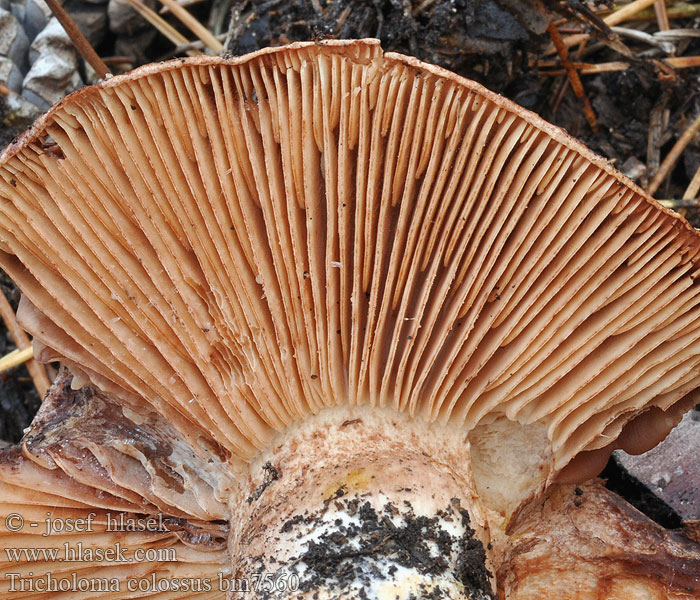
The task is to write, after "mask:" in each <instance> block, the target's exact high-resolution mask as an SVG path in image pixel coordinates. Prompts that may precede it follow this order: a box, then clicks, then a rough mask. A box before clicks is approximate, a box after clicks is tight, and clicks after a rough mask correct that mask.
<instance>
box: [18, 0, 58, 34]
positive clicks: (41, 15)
mask: <svg viewBox="0 0 700 600" xmlns="http://www.w3.org/2000/svg"><path fill="white" fill-rule="evenodd" d="M52 16H53V15H52V14H51V9H50V8H49V7H48V5H47V4H46V2H44V0H26V3H25V5H24V13H23V17H22V19H21V20H22V26H23V27H24V33H26V34H27V38H28V39H29V41H30V42H31V41H33V40H34V38H35V37H36V36H37V35H39V33H40V32H41V31H42V30H43V29H44V27H46V26H47V25H48V24H49V21H50V20H51V17H52Z"/></svg>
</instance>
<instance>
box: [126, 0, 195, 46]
mask: <svg viewBox="0 0 700 600" xmlns="http://www.w3.org/2000/svg"><path fill="white" fill-rule="evenodd" d="M127 2H128V3H129V4H130V5H131V7H132V8H133V9H134V10H135V11H136V12H138V13H139V14H140V15H141V16H142V17H143V18H144V19H146V20H147V21H148V22H149V23H150V24H151V25H153V27H155V28H156V29H157V30H158V31H160V33H162V34H163V35H164V36H165V37H166V38H168V39H169V40H170V41H171V42H172V43H173V44H175V46H182V45H184V44H188V43H189V40H188V39H187V38H186V37H185V36H184V35H182V34H181V33H180V32H179V31H178V30H177V29H175V28H174V27H173V26H172V25H171V24H170V23H168V22H167V21H166V20H165V19H163V17H161V16H160V15H158V14H157V13H156V12H155V11H153V10H152V9H150V8H149V7H148V6H146V5H145V4H144V3H143V2H142V1H141V0H127ZM187 54H188V55H189V56H195V55H197V54H201V52H200V51H198V50H189V51H188V52H187Z"/></svg>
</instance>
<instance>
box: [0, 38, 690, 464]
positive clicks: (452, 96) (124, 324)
mask: <svg viewBox="0 0 700 600" xmlns="http://www.w3.org/2000/svg"><path fill="white" fill-rule="evenodd" d="M0 215H1V217H0V265H1V266H2V267H3V268H4V269H5V270H6V271H7V272H8V273H9V274H10V275H11V276H12V277H13V278H14V280H15V281H16V282H17V283H18V285H19V286H20V287H21V288H22V290H23V292H24V294H25V295H26V297H27V300H26V301H25V302H24V306H23V309H22V318H23V322H24V324H25V326H26V327H27V329H28V330H29V331H30V332H31V333H32V334H33V335H34V337H35V339H36V340H38V341H40V342H41V344H42V350H41V353H42V355H43V356H44V358H57V357H59V358H61V359H62V360H63V361H64V362H65V363H66V364H68V365H70V366H71V367H72V369H73V370H74V371H75V372H76V373H79V374H82V375H83V376H86V377H87V378H88V379H89V380H90V381H91V382H93V383H94V384H95V385H97V386H98V387H100V388H101V389H104V390H107V391H109V392H110V394H112V395H114V396H116V397H118V398H120V401H121V402H123V403H124V404H125V406H132V407H134V408H136V409H137V408H138V407H139V406H148V408H149V410H151V411H154V412H155V413H158V414H160V415H161V416H162V417H164V418H165V419H166V420H167V421H168V422H169V423H170V425H171V426H172V427H173V428H174V430H175V431H177V432H179V434H181V435H182V436H183V439H186V440H187V441H188V443H190V444H191V445H192V447H194V448H199V449H202V452H204V451H205V450H204V449H208V448H212V447H216V448H218V452H223V453H225V454H227V455H228V456H230V457H232V459H235V458H240V459H242V460H248V459H250V458H251V457H252V456H253V455H254V454H255V453H256V452H257V451H258V450H259V449H260V448H263V447H265V445H266V444H267V443H268V442H269V440H270V439H271V437H272V436H273V435H274V433H275V432H276V431H282V430H284V429H285V428H286V427H287V426H288V425H289V424H291V423H292V422H294V421H297V420H300V419H303V418H304V417H305V416H307V415H310V414H315V413H318V412H319V411H321V410H322V409H323V408H324V407H328V406H334V405H339V404H346V403H347V404H365V403H366V404H372V405H376V406H380V407H387V408H394V409H396V410H398V411H402V412H408V413H410V414H412V415H416V416H419V417H421V418H424V419H426V420H428V421H438V422H444V423H447V422H450V423H451V424H455V425H457V426H460V427H463V428H464V431H465V432H468V431H471V430H473V429H474V428H475V427H477V425H479V424H480V423H482V422H484V421H485V420H486V421H488V420H489V419H493V418H498V417H502V416H505V417H507V419H509V420H511V421H516V422H519V423H522V424H534V423H537V424H539V425H542V426H544V428H545V429H546V432H547V438H548V440H549V442H550V445H551V454H552V456H553V461H554V464H555V469H561V468H562V467H564V466H565V465H566V464H567V463H568V462H569V461H570V460H571V459H572V458H573V457H574V456H576V455H577V454H578V453H580V452H582V451H585V450H596V449H600V448H602V447H604V446H608V445H609V444H610V442H611V440H612V439H614V438H615V437H617V436H618V435H619V434H620V432H621V431H622V429H623V427H624V425H625V424H626V423H627V422H628V421H630V420H631V419H632V418H634V417H635V416H637V415H639V414H640V413H643V412H644V411H646V410H648V409H650V408H651V407H657V408H658V409H661V410H662V411H666V412H667V413H668V414H675V413H676V412H679V411H680V410H682V409H685V407H686V406H688V405H689V404H690V403H692V402H695V401H696V400H695V395H694V394H695V390H696V388H697V387H698V385H700V375H698V370H697V366H698V364H700V319H698V316H700V293H699V292H700V287H699V286H698V284H697V283H696V278H697V265H698V260H699V259H698V251H699V249H700V245H699V244H698V238H697V234H696V233H695V232H694V231H693V230H692V229H691V228H690V227H689V225H688V224H687V223H686V222H685V221H683V220H682V219H681V218H680V217H678V216H676V215H674V214H672V213H670V212H669V211H667V210H665V209H663V208H662V207H660V206H659V205H658V204H656V203H655V202H654V201H653V200H652V199H651V198H649V197H648V196H647V195H645V194H644V193H643V192H642V191H641V190H639V189H638V188H636V187H635V186H634V185H633V184H631V183H630V182H629V181H628V180H627V179H625V178H624V177H623V176H621V175H620V174H618V173H617V172H616V171H614V169H612V168H611V167H610V166H609V165H608V164H607V163H606V162H605V161H604V160H602V159H600V158H599V157H595V156H594V155H593V154H592V153H590V152H589V151H588V150H586V149H585V148H584V147H583V146H582V145H580V144H579V143H577V142H575V141H574V140H572V139H571V138H570V137H569V136H567V135H566V134H565V133H563V132H562V131H561V130H559V129H557V128H555V127H553V126H551V125H548V124H546V123H545V122H544V121H542V120H541V119H539V118H538V117H537V116H535V115H533V114H531V113H529V112H527V111H525V110H523V109H522V108H520V107H518V106H516V105H515V104H513V103H511V102H509V101H507V100H504V99H502V98H500V97H498V96H496V95H495V94H492V93H490V92H488V91H487V90H485V89H484V88H482V87H481V86H479V85H478V84H475V83H473V82H470V81H467V80H464V79H462V78H459V77H457V76H455V75H453V74H451V73H448V72H446V71H444V70H442V69H439V68H437V67H433V66H430V65H427V64H423V63H421V62H419V61H417V60H415V59H412V58H408V57H404V56H400V55H397V54H391V53H387V54H383V53H382V51H381V49H380V47H379V45H378V43H377V42H375V41H371V40H369V41H368V40H361V41H352V42H326V43H320V44H319V43H302V44H294V45H292V46H288V47H285V48H275V49H268V50H265V51H261V52H257V53H254V54H251V55H247V56H244V57H238V58H217V57H205V58H204V57H203V58H198V59H181V60H176V61H171V62H168V63H162V64H157V65H150V66H147V67H144V68H142V69H137V70H135V71H133V72H131V73H129V74H127V75H123V76H119V77H115V78H113V79H110V80H108V81H106V82H104V83H102V84H99V85H96V86H92V87H90V88H85V89H83V90H80V91H78V92H76V93H74V94H72V95H71V96H69V97H68V98H67V99H65V100H64V101H62V102H61V103H59V104H58V105H57V106H56V107H55V108H53V109H52V110H51V111H49V113H47V115H45V116H44V117H42V118H41V119H40V120H39V121H38V122H37V124H35V126H34V127H33V128H32V129H31V130H30V131H29V132H28V133H27V134H26V135H24V136H23V137H22V138H21V139H20V140H18V141H17V142H16V143H14V144H13V145H11V146H10V147H9V148H8V149H7V150H6V151H5V152H4V154H3V155H2V159H1V161H0Z"/></svg>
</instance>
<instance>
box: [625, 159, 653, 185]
mask: <svg viewBox="0 0 700 600" xmlns="http://www.w3.org/2000/svg"><path fill="white" fill-rule="evenodd" d="M621 170H622V172H623V173H624V174H625V175H627V177H629V178H630V179H631V180H632V181H635V182H639V181H641V179H642V177H644V176H645V175H646V173H647V166H646V165H645V164H644V163H643V162H642V161H641V160H639V159H638V158H637V157H636V156H630V157H629V158H628V159H627V160H626V161H625V162H624V163H622V169H621Z"/></svg>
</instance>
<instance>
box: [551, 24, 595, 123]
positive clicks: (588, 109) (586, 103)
mask: <svg viewBox="0 0 700 600" xmlns="http://www.w3.org/2000/svg"><path fill="white" fill-rule="evenodd" d="M548 31H549V36H550V37H551V38H552V42H553V43H554V46H555V47H556V49H557V52H558V53H559V58H560V59H561V62H562V64H563V65H564V68H565V69H566V74H567V76H568V78H569V82H570V83H571V89H572V90H573V91H574V94H576V97H577V98H578V99H579V100H581V101H582V102H583V113H584V114H585V115H586V120H587V121H588V124H589V125H590V126H591V129H592V130H593V131H594V132H595V133H598V121H597V119H596V117H595V113H594V112H593V107H592V106H591V102H590V100H589V99H588V96H586V92H585V91H584V89H583V84H582V83H581V79H580V77H579V76H578V73H577V71H576V67H574V65H573V63H572V62H571V61H570V60H569V51H568V50H567V48H566V46H564V44H563V43H562V39H561V35H559V30H558V29H557V28H556V27H555V26H554V25H552V24H551V23H550V25H549V28H548Z"/></svg>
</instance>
